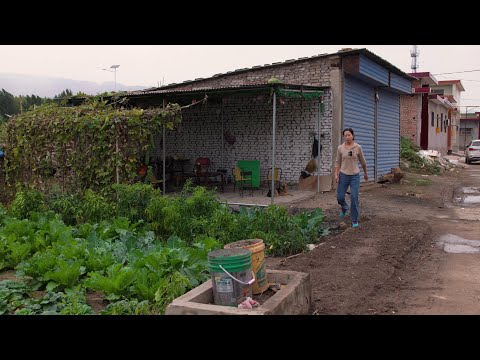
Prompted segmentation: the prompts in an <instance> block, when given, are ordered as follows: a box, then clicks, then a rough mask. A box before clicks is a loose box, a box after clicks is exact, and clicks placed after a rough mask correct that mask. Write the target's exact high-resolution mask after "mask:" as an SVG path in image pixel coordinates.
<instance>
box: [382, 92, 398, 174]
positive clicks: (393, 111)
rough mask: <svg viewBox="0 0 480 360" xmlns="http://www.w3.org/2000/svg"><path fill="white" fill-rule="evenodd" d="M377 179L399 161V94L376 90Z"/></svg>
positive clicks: (396, 165)
mask: <svg viewBox="0 0 480 360" xmlns="http://www.w3.org/2000/svg"><path fill="white" fill-rule="evenodd" d="M378 96H379V99H378V103H377V134H378V136H377V146H378V148H377V179H378V178H379V177H380V176H382V175H385V174H388V173H389V172H390V169H391V168H392V167H398V166H399V163H400V96H399V95H398V94H394V93H391V92H388V91H385V90H379V91H378Z"/></svg>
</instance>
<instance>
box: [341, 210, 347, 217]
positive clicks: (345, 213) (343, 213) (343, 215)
mask: <svg viewBox="0 0 480 360" xmlns="http://www.w3.org/2000/svg"><path fill="white" fill-rule="evenodd" d="M346 215H347V212H346V211H345V212H343V211H342V210H340V217H341V218H344V217H345V216H346Z"/></svg>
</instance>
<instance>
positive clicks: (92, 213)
mask: <svg viewBox="0 0 480 360" xmlns="http://www.w3.org/2000/svg"><path fill="white" fill-rule="evenodd" d="M79 206H80V209H79V210H78V213H77V216H78V221H79V222H100V221H102V220H106V219H109V218H111V217H113V214H114V213H115V208H114V206H113V204H112V203H110V202H109V201H108V200H107V199H106V198H105V197H104V196H102V195H100V194H96V193H95V192H93V190H91V189H88V190H86V191H85V194H84V196H83V199H82V201H81V202H80V204H79Z"/></svg>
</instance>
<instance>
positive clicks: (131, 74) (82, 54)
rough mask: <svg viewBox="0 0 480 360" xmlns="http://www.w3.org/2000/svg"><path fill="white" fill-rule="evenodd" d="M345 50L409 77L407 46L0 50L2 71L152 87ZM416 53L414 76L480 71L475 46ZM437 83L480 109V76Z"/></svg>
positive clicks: (427, 47) (16, 47)
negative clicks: (454, 86)
mask: <svg viewBox="0 0 480 360" xmlns="http://www.w3.org/2000/svg"><path fill="white" fill-rule="evenodd" d="M345 47H352V48H367V49H368V50H370V51H372V52H373V53H375V54H377V55H379V56H380V57H382V58H384V59H385V60H387V61H389V62H390V63H392V64H393V65H395V66H396V67H398V68H399V69H401V70H403V71H405V72H411V69H410V65H411V57H410V49H411V47H412V46H411V45H91V46H90V45H0V72H2V73H16V74H25V75H41V76H53V77H63V78H69V79H74V80H86V81H95V82H98V83H102V82H105V81H113V79H114V74H113V73H110V72H107V71H103V70H101V69H102V68H109V67H110V66H111V65H114V64H115V65H120V67H119V68H118V69H117V82H118V83H122V84H125V85H139V86H145V87H152V86H158V85H159V84H160V85H161V84H162V82H164V84H169V83H173V82H175V83H179V82H182V81H185V80H193V79H195V78H201V77H210V76H212V75H214V74H217V73H224V72H227V71H231V70H235V69H240V68H245V67H252V66H254V65H264V64H271V63H273V62H279V61H284V60H288V59H297V58H300V57H305V56H313V55H318V54H321V53H332V52H336V51H337V50H339V49H341V48H345ZM419 50H420V56H419V64H420V67H419V69H418V71H429V72H431V73H433V74H440V73H450V72H459V71H470V70H480V61H479V60H478V59H480V46H479V45H419ZM436 78H437V80H447V79H461V80H462V83H463V85H464V87H465V90H466V91H465V92H463V93H462V100H461V105H480V71H475V72H465V73H456V74H449V75H436ZM0 88H1V84H0ZM479 109H480V108H479ZM463 110H464V109H463V108H462V111H463ZM477 111H478V110H477Z"/></svg>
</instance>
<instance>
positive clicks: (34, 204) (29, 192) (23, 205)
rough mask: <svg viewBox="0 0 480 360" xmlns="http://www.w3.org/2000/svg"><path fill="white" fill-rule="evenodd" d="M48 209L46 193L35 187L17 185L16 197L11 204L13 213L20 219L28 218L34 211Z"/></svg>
mask: <svg viewBox="0 0 480 360" xmlns="http://www.w3.org/2000/svg"><path fill="white" fill-rule="evenodd" d="M45 210H46V206H45V198H44V195H43V194H42V193H41V192H40V191H38V190H34V189H30V188H22V187H20V186H18V187H17V193H16V195H15V199H14V200H13V202H12V204H11V206H10V212H11V214H12V215H13V216H14V217H16V218H19V219H27V218H29V217H30V215H31V214H32V213H33V212H42V211H45Z"/></svg>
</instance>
